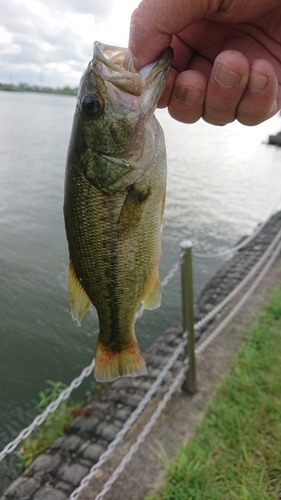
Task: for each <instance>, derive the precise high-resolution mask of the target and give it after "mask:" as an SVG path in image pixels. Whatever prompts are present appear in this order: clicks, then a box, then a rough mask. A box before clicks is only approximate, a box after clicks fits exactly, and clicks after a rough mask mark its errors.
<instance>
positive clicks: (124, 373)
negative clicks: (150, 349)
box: [94, 334, 147, 382]
mask: <svg viewBox="0 0 281 500" xmlns="http://www.w3.org/2000/svg"><path fill="white" fill-rule="evenodd" d="M146 373H147V370H146V364H145V361H144V359H143V356H142V354H141V351H140V348H139V345H138V343H137V339H136V337H135V334H133V335H132V337H131V340H130V341H129V342H128V343H127V344H126V345H125V346H124V347H123V348H122V349H121V350H120V351H114V350H113V349H110V348H109V347H107V346H105V345H104V344H103V343H102V342H101V340H100V339H98V343H97V349H96V363H95V372H94V374H95V378H96V380H97V381H98V382H110V381H112V380H115V379H117V378H119V377H136V376H138V375H145V374H146Z"/></svg>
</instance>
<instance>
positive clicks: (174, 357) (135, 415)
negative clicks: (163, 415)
mask: <svg viewBox="0 0 281 500" xmlns="http://www.w3.org/2000/svg"><path fill="white" fill-rule="evenodd" d="M185 345H186V340H185V341H183V342H181V343H180V344H179V345H178V347H177V348H176V349H175V351H174V353H173V355H172V356H171V357H170V358H169V360H168V362H167V363H166V365H165V366H164V368H163V369H162V371H161V372H160V373H159V375H158V377H157V379H156V380H155V382H154V383H153V384H152V386H151V388H150V389H149V391H148V392H147V393H146V395H145V396H144V397H143V399H142V400H141V401H140V403H139V405H138V407H137V408H136V410H135V411H134V412H133V413H132V414H131V416H130V417H129V418H128V420H127V421H126V422H125V424H124V426H123V427H122V429H121V430H120V431H119V432H118V434H117V435H116V437H115V439H114V440H113V441H112V442H111V443H110V444H109V446H108V448H107V449H106V451H105V452H104V453H103V454H102V455H101V456H100V458H99V461H98V462H97V463H96V464H95V465H93V467H92V468H91V470H90V472H89V473H88V475H87V476H85V477H84V478H83V479H82V481H81V483H80V485H79V486H78V488H76V490H74V491H73V492H72V494H71V495H70V497H69V498H70V499H71V500H74V499H75V498H77V497H78V495H79V494H80V493H81V491H82V490H83V489H84V488H85V486H87V485H88V484H89V482H90V480H91V478H92V477H93V476H94V474H95V473H96V472H97V471H98V470H99V469H100V468H101V466H102V465H103V464H104V462H105V461H106V460H107V459H108V457H109V455H111V453H112V452H113V451H114V450H115V448H116V447H117V445H118V444H119V443H120V442H121V441H122V439H123V437H124V436H125V434H127V432H128V431H129V430H130V428H131V427H132V425H133V423H134V422H135V421H136V420H137V419H138V418H139V416H140V414H141V413H142V412H143V410H144V408H145V407H146V406H147V404H148V403H149V402H150V401H151V398H152V396H153V394H155V392H156V391H157V389H158V387H159V386H160V384H161V383H162V382H163V380H164V379H165V377H166V375H167V373H168V371H169V370H170V369H171V368H172V366H173V365H174V363H175V361H176V360H177V358H178V357H179V356H180V354H181V353H182V352H183V349H184V346H185Z"/></svg>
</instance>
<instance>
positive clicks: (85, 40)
mask: <svg viewBox="0 0 281 500" xmlns="http://www.w3.org/2000/svg"><path fill="white" fill-rule="evenodd" d="M139 2H140V0H1V8H0V82H7V83H14V84H17V83H19V82H22V83H29V84H32V85H49V86H54V87H63V86H64V85H70V86H73V87H75V86H77V85H78V83H79V80H80V77H81V75H82V73H83V71H84V69H85V68H86V65H87V64H88V62H89V60H90V59H91V57H92V46H93V42H94V41H95V40H99V41H100V42H104V43H108V44H111V45H120V46H127V44H128V36H129V26H130V17H131V13H132V12H133V10H134V9H135V8H136V7H137V5H138V4H139Z"/></svg>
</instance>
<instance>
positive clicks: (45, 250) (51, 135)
mask: <svg viewBox="0 0 281 500" xmlns="http://www.w3.org/2000/svg"><path fill="white" fill-rule="evenodd" d="M74 107H75V98H74V97H72V96H59V95H42V94H32V93H14V92H0V314H1V323H0V451H1V450H2V448H3V447H4V446H5V445H6V444H7V443H8V442H9V441H10V440H11V439H14V438H15V437H16V436H17V434H18V433H19V432H20V431H21V430H22V428H24V427H25V426H26V425H28V424H29V423H30V422H31V420H32V419H33V418H34V416H35V415H36V410H35V409H34V406H35V405H36V403H37V402H38V393H39V391H41V390H43V389H45V387H46V380H49V379H51V380H56V381H59V380H60V381H62V382H64V383H66V384H69V383H70V382H71V381H72V379H73V378H75V377H76V376H77V375H79V374H80V372H81V370H82V369H83V368H84V367H85V366H87V365H88V364H89V363H90V362H91V360H92V358H93V356H94V348H95V342H96V337H97V334H98V322H97V317H96V313H95V311H94V309H93V310H92V311H91V312H90V314H89V316H88V317H87V318H86V320H85V323H84V324H83V326H82V327H80V328H78V327H77V326H76V325H75V324H74V323H73V322H72V319H71V316H70V313H69V304H68V290H67V279H68V252H67V245H66V239H65V233H64V224H63V216H62V204H63V183H64V168H65V158H66V151H67V145H68V140H69V135H70V129H71V123H72V117H73V112H74ZM157 116H158V118H159V120H160V121H161V123H162V125H163V127H164V131H165V136H166V143H167V151H168V189H167V203H166V214H165V227H164V231H163V258H162V262H161V266H160V274H161V277H162V278H163V277H164V276H165V275H166V274H167V272H168V271H169V270H170V268H171V267H172V266H173V265H174V263H175V262H176V261H177V259H178V255H179V243H180V242H181V241H182V240H184V239H190V240H192V242H193V244H194V245H195V247H196V249H197V250H198V251H200V252H201V253H207V252H216V251H221V250H224V249H226V248H229V247H231V246H233V245H234V244H235V243H236V242H237V241H238V240H239V239H240V238H241V237H242V236H243V235H245V234H249V233H251V232H252V230H253V229H254V228H255V227H256V225H257V224H258V223H259V222H261V221H263V220H265V219H266V217H267V216H268V215H269V214H270V212H271V210H272V209H273V207H276V208H277V206H276V202H277V201H278V200H279V199H280V196H281V189H280V188H281V148H279V149H278V148H276V147H274V146H268V145H267V144H265V141H267V138H268V135H269V134H274V133H276V132H278V131H279V130H280V129H281V119H280V117H278V116H276V117H274V118H273V119H271V120H270V121H268V122H266V123H264V124H262V125H260V126H258V127H253V128H246V127H243V126H242V125H240V124H237V123H234V124H231V125H228V126H226V127H224V128H217V127H214V126H211V125H208V124H206V123H204V122H203V121H199V122H198V123H196V124H194V125H183V124H180V123H178V122H175V121H174V120H172V119H171V118H170V117H169V115H168V114H167V112H166V111H165V110H159V111H158V112H157ZM279 207H280V204H279ZM221 263H222V260H221V259H215V260H210V259H209V260H198V259H196V260H195V262H194V280H195V283H194V288H195V293H196V294H198V293H199V292H200V290H201V289H202V287H203V286H204V284H205V283H206V282H207V281H208V279H209V278H210V277H211V276H212V274H213V273H214V272H215V271H216V269H217V268H218V267H219V266H220V265H221ZM179 291H180V279H179V276H177V277H175V278H174V279H173V280H172V282H171V283H170V285H169V286H168V287H167V290H166V291H165V293H164V297H163V307H162V308H161V309H159V310H157V311H148V312H146V313H145V315H144V316H143V317H142V318H141V319H140V321H139V322H138V323H137V325H136V332H137V336H138V339H139V343H140V345H141V348H142V349H146V348H147V347H148V346H149V345H150V344H151V343H153V342H154V341H155V339H156V338H157V337H158V336H159V335H160V334H161V333H163V332H164V330H165V329H166V328H168V327H169V326H171V325H172V324H173V323H174V322H176V321H178V320H179V319H180V292H179ZM1 467H2V469H1ZM1 470H2V473H1ZM3 470H4V472H3ZM1 474H2V476H1ZM8 476H9V471H8V467H7V465H6V466H5V465H3V464H2V466H0V485H2V487H3V486H5V484H7V481H8V480H9V477H8ZM1 477H2V479H1ZM0 492H1V487H0Z"/></svg>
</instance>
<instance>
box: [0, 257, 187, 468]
mask: <svg viewBox="0 0 281 500" xmlns="http://www.w3.org/2000/svg"><path fill="white" fill-rule="evenodd" d="M179 268H180V261H178V262H177V263H176V264H175V265H174V267H173V268H172V269H171V271H170V272H169V273H168V274H167V276H166V277H165V278H164V280H163V282H162V288H163V287H165V286H166V285H167V284H168V283H169V281H170V280H171V279H172V278H173V276H174V275H175V274H176V272H177V271H178V269H179ZM144 310H145V309H144V307H141V308H140V309H139V311H138V312H137V314H136V320H137V319H139V318H140V317H141V316H142V314H143V312H144ZM94 367H95V360H93V361H92V363H91V364H90V365H89V366H87V367H86V368H84V370H83V371H82V372H81V374H80V375H79V377H77V378H75V379H74V380H73V381H72V382H71V384H70V386H69V387H68V388H67V389H64V390H63V391H62V392H61V394H60V395H59V396H58V398H57V399H56V400H55V401H53V402H52V403H50V404H49V406H48V407H47V408H46V409H45V411H44V412H43V413H40V414H39V415H37V417H36V418H35V419H34V420H33V422H31V424H30V425H29V426H28V427H26V428H25V429H23V430H22V431H21V432H20V434H19V435H18V437H17V438H16V439H14V440H13V441H11V442H10V443H8V444H7V445H6V446H5V448H4V449H3V450H2V451H1V452H0V462H1V460H3V458H5V456H6V455H8V454H9V453H12V451H14V449H15V448H16V447H17V446H18V445H19V444H20V443H21V442H22V441H24V440H25V439H26V438H27V437H28V436H29V435H30V434H31V433H32V432H33V431H34V429H36V427H39V425H41V424H42V423H43V422H44V421H45V420H46V418H47V417H48V415H50V414H51V413H53V412H54V411H55V410H56V409H57V408H58V406H59V405H60V403H61V402H62V401H65V400H66V399H67V398H68V397H69V396H70V394H71V393H72V391H73V390H74V389H77V387H79V386H80V385H81V383H82V382H83V380H84V379H85V378H86V377H88V376H89V375H90V374H91V373H92V372H93V369H94Z"/></svg>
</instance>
